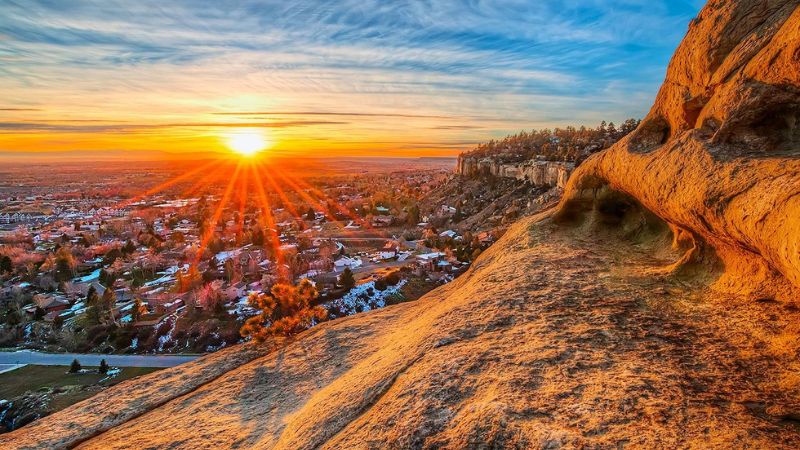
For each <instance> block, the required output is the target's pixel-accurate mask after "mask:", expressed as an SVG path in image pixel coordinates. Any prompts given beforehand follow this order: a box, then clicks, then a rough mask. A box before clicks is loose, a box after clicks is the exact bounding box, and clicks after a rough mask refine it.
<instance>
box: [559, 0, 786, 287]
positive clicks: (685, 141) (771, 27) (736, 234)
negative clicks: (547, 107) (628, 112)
mask: <svg viewBox="0 0 800 450" xmlns="http://www.w3.org/2000/svg"><path fill="white" fill-rule="evenodd" d="M799 4H800V2H798V1H796V0H769V1H754V0H753V1H751V0H741V1H722V0H712V1H710V2H709V4H708V5H707V6H706V7H705V8H704V9H703V11H702V12H701V13H700V15H699V16H698V17H697V18H696V19H695V20H694V21H693V22H692V25H691V27H690V30H689V33H688V35H687V36H686V38H685V39H684V41H683V42H682V43H681V45H680V47H679V48H678V50H677V52H676V54H675V56H674V58H673V60H672V62H671V63H670V66H669V69H668V71H667V78H666V81H665V83H664V85H663V86H662V88H661V90H660V92H659V94H658V97H657V98H656V101H655V104H654V105H653V108H652V109H651V111H650V113H649V114H648V116H647V117H646V118H645V120H643V121H642V124H641V126H640V127H639V128H638V129H637V130H636V131H634V132H633V133H631V135H630V136H628V137H627V138H626V139H624V140H623V141H621V142H619V143H618V144H617V145H615V146H613V147H612V148H610V149H608V150H607V151H604V152H601V153H599V154H597V155H595V156H594V157H591V158H590V159H589V160H588V161H587V162H585V163H584V164H583V165H582V166H581V167H579V169H578V170H577V172H576V173H575V175H574V176H573V177H572V178H571V180H570V182H569V185H568V188H567V191H568V192H567V193H566V196H565V200H564V203H563V204H562V208H565V209H570V208H572V207H577V208H579V209H580V208H585V207H587V206H591V205H593V204H594V205H595V207H596V206H597V205H596V202H593V201H592V199H591V197H592V196H593V195H594V194H593V193H594V192H597V189H598V188H605V189H610V190H613V191H619V192H624V193H625V194H627V195H629V196H631V197H633V198H634V199H635V200H636V201H638V202H640V203H641V204H643V205H644V206H645V207H646V208H647V209H649V210H650V211H652V212H654V213H655V214H657V215H658V216H660V217H661V218H662V219H664V220H665V221H667V222H668V223H670V224H671V225H673V226H674V228H675V230H676V234H678V235H679V236H680V237H681V239H685V240H687V241H689V242H690V244H689V245H692V244H694V245H693V247H692V248H693V249H694V252H693V255H692V257H693V258H694V259H697V258H706V259H708V257H709V254H710V253H715V254H716V255H715V256H714V257H718V258H719V259H720V262H721V263H722V264H723V265H724V272H723V273H722V277H721V278H720V280H719V281H718V282H717V284H716V286H717V287H718V288H720V289H724V290H727V291H730V292H738V293H741V292H752V293H753V295H760V296H767V297H775V296H777V297H781V298H785V299H791V298H794V296H795V295H796V293H797V288H798V287H800V159H798V156H800V123H798V122H797V120H798V118H800V9H798V5H799ZM578 204H582V205H583V206H578Z"/></svg>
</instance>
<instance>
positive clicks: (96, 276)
mask: <svg viewBox="0 0 800 450" xmlns="http://www.w3.org/2000/svg"><path fill="white" fill-rule="evenodd" d="M99 278H100V269H95V270H94V271H92V273H90V274H89V275H86V276H83V277H80V278H78V279H77V280H76V281H77V282H78V283H88V282H90V281H94V280H97V279H99Z"/></svg>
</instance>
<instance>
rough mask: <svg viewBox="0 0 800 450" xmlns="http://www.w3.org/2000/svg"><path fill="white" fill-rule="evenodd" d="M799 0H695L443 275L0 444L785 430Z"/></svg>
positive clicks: (667, 435)
mask: <svg viewBox="0 0 800 450" xmlns="http://www.w3.org/2000/svg"><path fill="white" fill-rule="evenodd" d="M798 6H800V1H798V0H768V1H763V0H762V1H756V0H738V1H735V0H711V1H710V2H709V4H708V5H707V6H706V7H705V8H704V9H703V11H702V12H701V13H700V15H699V16H698V18H696V19H695V20H694V21H693V22H692V24H691V26H690V29H689V32H688V34H687V36H686V38H685V40H684V41H683V43H682V44H681V45H680V47H679V48H678V49H677V51H676V54H675V56H674V58H673V60H672V62H671V63H670V66H669V69H668V72H667V77H666V81H665V83H664V85H663V86H662V88H661V90H660V92H659V94H658V96H657V98H656V100H655V103H654V106H653V108H652V110H651V111H650V113H649V114H648V116H647V117H646V118H645V119H644V120H643V121H642V123H641V125H640V126H639V127H638V128H637V129H636V130H635V131H634V132H632V133H631V134H629V135H628V136H626V137H625V138H624V139H622V140H621V141H620V142H618V143H617V144H615V145H614V146H612V147H611V148H609V149H607V150H605V151H603V152H600V153H598V154H595V155H593V156H591V157H590V158H589V159H588V160H586V161H585V162H584V163H583V164H581V165H580V166H579V167H578V168H577V169H576V171H575V173H573V175H572V176H571V177H570V180H569V183H568V184H567V187H566V190H565V194H564V198H563V199H562V201H561V203H560V204H559V205H558V206H557V207H556V208H554V209H551V210H549V211H547V212H544V213H541V214H539V215H536V216H532V217H527V218H523V219H521V220H519V221H518V222H517V223H516V224H514V225H513V226H512V227H511V228H510V229H509V231H508V232H507V233H506V234H505V235H504V236H503V238H502V239H500V240H499V241H498V242H497V243H496V244H495V245H493V246H492V247H490V248H489V249H488V250H487V251H486V252H484V253H483V254H482V255H481V256H480V258H478V259H477V261H476V262H475V263H474V264H473V266H472V267H471V268H470V270H469V271H468V272H467V273H466V274H465V275H463V276H461V277H459V278H458V279H456V281H454V282H453V283H450V284H448V285H445V286H442V287H440V288H438V289H436V290H434V291H432V292H431V293H430V294H428V295H426V296H425V297H423V298H422V299H420V300H418V301H416V302H410V303H404V304H400V305H396V306H391V307H387V308H384V309H381V310H377V311H372V312H369V313H365V314H358V315H355V316H351V317H347V318H343V319H340V320H336V321H332V322H327V323H324V324H322V325H319V326H317V327H315V328H313V329H311V330H309V331H307V332H305V333H303V334H301V335H300V336H299V337H298V338H297V339H296V340H294V341H293V342H290V343H288V344H287V345H285V346H280V347H279V348H278V349H277V350H275V351H272V352H270V353H267V354H264V353H266V352H267V351H268V349H269V347H266V348H262V349H254V348H253V346H252V345H245V346H240V347H235V348H231V349H227V350H225V351H224V353H217V354H214V355H211V356H208V357H206V358H201V359H199V360H197V361H195V362H192V363H190V364H189V365H186V366H179V367H177V368H175V369H171V370H166V371H162V372H159V373H157V374H153V375H148V376H147V378H146V379H145V381H146V380H151V381H152V382H153V384H152V385H150V386H149V387H148V388H146V391H140V390H139V389H141V388H139V386H147V384H146V383H144V382H143V381H140V382H139V383H137V384H136V386H137V388H136V389H134V385H133V384H131V383H122V384H120V385H118V386H115V387H113V388H110V389H109V390H107V391H104V392H103V393H102V394H101V396H100V397H99V398H97V399H90V400H87V401H84V402H82V403H79V404H77V405H75V406H73V407H71V408H69V409H66V410H63V411H61V412H59V413H56V414H54V415H52V416H49V417H47V418H44V419H42V420H39V421H37V422H34V423H33V424H31V425H30V426H27V427H24V428H22V429H19V430H16V431H14V432H12V433H9V434H7V435H3V436H0V446H1V447H2V448H47V447H65V446H77V448H82V449H113V448H130V447H135V448H185V449H200V448H250V447H256V448H281V449H306V448H308V449H310V448H560V447H567V448H579V447H601V448H607V447H616V448H624V447H634V448H731V447H735V448H787V449H788V448H798V447H800V304H798V301H797V298H798V292H799V291H800V159H798V156H799V155H800V127H799V126H798V125H797V118H798V115H799V114H800V109H799V108H798V104H800V8H799V7H798ZM237 350H238V351H240V352H241V356H238V359H237V358H233V357H232V356H236V355H240V354H239V353H237ZM260 351H262V352H263V353H260Z"/></svg>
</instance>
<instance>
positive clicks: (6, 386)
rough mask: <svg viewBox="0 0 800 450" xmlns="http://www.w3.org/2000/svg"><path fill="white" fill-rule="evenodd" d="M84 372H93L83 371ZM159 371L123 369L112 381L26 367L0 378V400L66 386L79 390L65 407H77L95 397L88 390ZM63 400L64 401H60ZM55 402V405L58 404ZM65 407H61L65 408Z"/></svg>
mask: <svg viewBox="0 0 800 450" xmlns="http://www.w3.org/2000/svg"><path fill="white" fill-rule="evenodd" d="M86 368H87V369H96V368H94V367H91V368H90V367H86ZM156 370H159V368H155V367H124V368H122V371H121V372H120V373H118V374H117V375H116V376H114V377H113V378H109V376H108V375H102V374H99V373H97V372H93V373H78V374H70V373H68V371H69V366H39V365H28V366H25V367H21V368H19V369H16V370H12V371H10V372H6V373H3V374H0V398H2V399H11V398H14V397H17V396H20V395H22V394H24V393H25V392H27V391H38V390H41V389H44V388H65V387H67V386H79V387H81V389H80V390H76V391H75V392H73V393H72V394H71V395H70V396H69V398H70V399H73V400H74V401H71V402H65V403H68V404H73V403H77V402H79V401H81V400H83V399H85V398H89V397H91V396H92V395H94V394H96V393H97V391H96V390H92V389H88V388H91V387H95V386H102V387H108V386H112V385H114V384H117V383H120V382H122V381H125V380H129V379H131V378H136V377H138V376H139V375H144V374H147V373H150V372H155V371H156ZM61 400H62V402H63V400H66V399H61ZM62 402H59V403H62ZM68 404H65V405H64V406H65V407H66V406H68Z"/></svg>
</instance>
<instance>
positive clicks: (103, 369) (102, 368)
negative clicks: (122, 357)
mask: <svg viewBox="0 0 800 450" xmlns="http://www.w3.org/2000/svg"><path fill="white" fill-rule="evenodd" d="M97 371H98V372H100V373H101V374H103V375H105V374H107V373H108V363H107V362H106V360H105V359H101V360H100V367H99V368H98V369H97Z"/></svg>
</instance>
